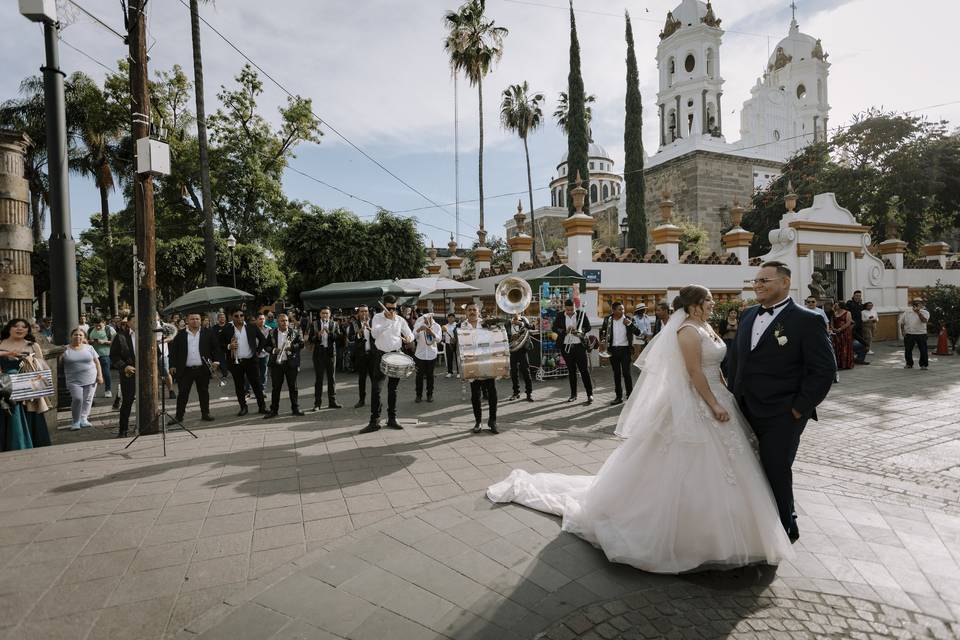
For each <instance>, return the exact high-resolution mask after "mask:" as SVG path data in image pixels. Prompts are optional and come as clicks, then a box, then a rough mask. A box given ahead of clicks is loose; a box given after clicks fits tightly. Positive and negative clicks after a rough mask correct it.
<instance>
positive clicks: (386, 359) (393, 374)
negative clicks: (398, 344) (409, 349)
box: [380, 351, 417, 380]
mask: <svg viewBox="0 0 960 640" xmlns="http://www.w3.org/2000/svg"><path fill="white" fill-rule="evenodd" d="M416 370H417V365H416V363H414V361H413V358H411V357H410V356H408V355H407V354H405V353H400V352H399V351H394V352H392V353H385V354H383V357H382V358H380V371H382V372H383V375H385V376H387V377H388V378H398V379H400V380H403V379H404V378H409V377H410V376H412V375H413V373H414V372H415V371H416Z"/></svg>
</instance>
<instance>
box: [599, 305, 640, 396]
mask: <svg viewBox="0 0 960 640" xmlns="http://www.w3.org/2000/svg"><path fill="white" fill-rule="evenodd" d="M611 309H612V311H613V313H611V314H610V315H608V316H607V317H606V318H604V319H603V325H602V326H601V327H600V341H601V342H606V343H607V353H609V354H610V366H611V367H612V368H613V386H614V388H615V389H616V390H617V397H616V398H614V399H613V402H611V403H610V404H611V405H617V404H620V403H622V402H623V387H624V386H626V388H627V397H628V398H629V397H630V393H631V392H632V391H633V374H632V373H631V372H630V354H631V353H633V337H634V336H639V335H643V334H642V333H641V331H640V329H638V328H637V325H636V323H635V322H634V321H633V320H631V319H630V318H628V317H626V316H625V315H624V314H623V303H622V302H614V303H613V305H612V306H611ZM621 378H623V380H622V381H621Z"/></svg>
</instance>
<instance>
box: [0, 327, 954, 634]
mask: <svg viewBox="0 0 960 640" xmlns="http://www.w3.org/2000/svg"><path fill="white" fill-rule="evenodd" d="M899 357H900V356H899V355H898V352H896V351H894V350H893V348H892V347H882V346H881V347H880V348H879V349H878V354H877V355H876V356H874V359H873V363H874V364H872V365H871V366H869V367H860V368H857V369H855V370H854V371H850V372H843V374H842V381H841V384H840V385H837V386H836V387H834V390H833V391H832V393H831V395H830V397H829V398H828V400H827V402H826V403H825V404H824V405H823V407H822V410H821V412H820V413H821V421H820V422H819V423H811V424H810V425H809V426H808V427H807V430H806V432H805V435H804V440H803V442H802V444H801V449H800V454H799V457H798V461H797V465H796V467H795V470H796V471H797V473H796V474H795V476H796V478H795V482H796V485H797V486H798V488H799V491H798V502H799V504H798V507H799V508H798V511H799V512H800V517H801V520H800V523H801V530H802V537H801V540H800V542H799V543H798V544H797V545H796V550H797V551H798V554H797V558H796V559H795V561H793V562H790V563H784V564H783V565H781V566H780V567H779V568H778V569H777V571H776V572H775V573H774V572H773V571H771V570H759V569H757V568H747V569H741V570H736V571H731V572H725V573H717V572H712V573H705V574H695V575H690V576H685V577H674V576H656V575H652V574H647V573H643V572H640V571H636V570H634V569H632V568H630V567H625V566H620V565H612V564H610V563H608V562H607V561H606V560H605V559H604V558H603V556H602V554H601V553H600V552H598V551H597V550H595V549H594V548H592V547H591V546H590V545H589V544H587V543H585V542H583V541H581V540H579V539H577V538H575V537H572V536H570V535H568V534H564V533H561V532H560V531H559V521H558V519H557V518H554V517H551V516H546V515H543V514H539V513H536V512H533V511H530V510H527V509H524V508H522V507H519V506H516V505H506V506H495V505H492V504H490V503H489V502H488V501H487V500H486V499H485V498H484V497H483V491H484V489H485V488H486V487H487V486H488V485H489V484H490V483H492V482H495V481H497V480H500V479H502V478H503V477H505V476H506V474H507V473H508V472H509V471H510V470H511V469H512V468H514V467H522V468H524V469H527V470H528V471H537V470H548V471H557V472H565V473H593V472H595V471H596V470H597V469H598V468H599V466H600V465H601V464H602V462H603V460H605V459H606V456H607V455H609V452H610V451H611V450H612V449H613V448H615V447H616V446H617V441H616V439H615V438H613V437H612V436H611V435H610V432H611V431H612V428H613V426H614V425H615V423H616V417H617V413H616V410H615V409H612V408H607V407H606V406H605V404H606V402H609V400H611V399H612V390H611V387H612V384H611V381H610V379H609V371H606V370H600V371H599V372H598V374H597V375H598V378H599V381H598V382H599V385H598V387H599V389H600V392H599V393H598V395H597V396H596V402H595V404H594V405H593V406H592V407H583V406H579V405H576V406H573V407H571V406H570V405H567V404H566V403H563V402H562V400H563V399H565V398H566V395H567V389H566V384H565V381H555V382H550V383H545V384H540V385H538V386H537V387H536V389H535V397H537V398H538V402H536V403H535V404H532V405H531V404H527V403H525V402H523V403H515V402H514V403H507V402H502V403H501V409H502V410H501V412H500V414H501V415H500V418H499V423H500V426H501V429H502V431H503V433H501V434H500V435H498V436H492V435H490V434H488V433H484V434H480V435H471V434H469V433H467V429H468V428H469V426H471V425H472V422H473V420H472V416H470V415H469V406H468V405H469V403H468V397H465V396H464V394H463V391H462V389H461V387H460V384H459V383H458V382H454V381H453V380H444V379H439V380H438V381H437V382H438V392H437V402H435V403H433V404H426V403H424V404H414V403H413V402H412V395H413V390H412V383H411V382H410V381H407V382H404V383H402V384H401V388H400V395H401V407H400V417H401V418H407V419H411V422H408V423H407V424H406V428H405V429H404V430H403V431H386V430H384V431H379V432H377V433H373V434H368V435H364V436H357V435H356V431H357V430H358V429H359V428H360V427H361V426H362V425H363V423H364V422H365V421H366V414H365V413H364V412H363V411H361V410H356V411H353V410H350V409H341V410H338V411H328V410H324V411H322V412H320V413H319V414H308V415H307V416H306V417H305V418H299V419H297V420H292V419H291V418H290V416H288V415H287V416H284V415H281V416H280V417H278V418H276V419H274V420H272V421H263V420H260V419H259V416H247V417H246V418H243V419H237V418H232V417H229V416H232V415H233V413H235V403H230V402H228V401H225V402H223V403H222V406H221V407H218V408H217V410H216V415H217V417H218V422H216V423H213V424H214V425H215V426H214V427H212V428H205V429H202V430H201V431H199V432H198V435H199V436H200V439H199V440H193V439H192V438H190V437H189V436H188V435H186V434H184V433H181V432H176V433H173V434H171V435H170V436H169V438H168V456H167V458H166V459H164V458H162V457H161V456H160V448H159V440H158V437H157V436H150V437H145V438H142V439H141V440H140V441H138V442H137V443H136V444H135V445H134V446H133V447H131V448H130V449H128V450H126V451H123V450H122V449H121V447H120V443H119V442H118V441H113V440H95V441H87V442H78V443H73V444H66V445H62V446H56V447H50V448H47V449H38V450H34V451H28V452H22V453H9V454H3V455H2V456H0V518H2V520H0V522H2V525H0V607H2V611H3V613H4V615H3V616H0V627H2V629H0V638H4V637H5V638H8V639H11V640H12V639H13V638H17V639H18V640H19V639H21V638H44V639H47V638H71V639H72V638H81V639H83V638H87V639H94V638H137V639H143V638H162V637H167V638H196V637H201V638H275V639H280V638H283V639H288V640H289V639H291V638H337V637H340V638H355V639H361V638H374V637H376V638H384V637H389V638H443V637H448V638H456V639H458V640H459V639H461V638H486V637H491V638H492V637H496V638H498V640H499V639H505V638H533V637H535V636H537V635H538V634H541V637H548V638H552V639H554V640H561V639H566V638H574V637H583V638H616V637H624V638H643V637H651V638H654V637H670V636H671V634H673V635H676V637H761V636H763V637H776V636H777V635H778V632H782V633H783V634H790V635H784V636H783V637H817V636H818V635H820V636H823V635H833V636H835V637H845V638H846V637H851V638H853V637H943V638H949V637H956V636H957V635H960V626H958V625H957V620H960V567H958V562H960V455H958V454H960V411H958V410H957V408H956V398H957V397H958V392H960V381H958V379H960V378H958V374H960V358H956V357H941V358H938V359H937V358H935V359H934V360H933V361H932V362H931V370H930V371H928V372H920V371H919V370H912V371H904V370H903V369H902V368H900V367H901V364H900V363H901V361H902V360H898V358H899ZM303 386H304V387H305V388H306V387H307V385H303ZM499 388H500V391H501V395H507V393H506V392H507V391H508V385H507V384H504V383H500V385H499ZM308 398H309V396H308ZM339 400H340V402H341V403H342V404H344V405H348V406H351V405H352V404H353V401H355V391H354V390H353V389H351V388H349V387H348V388H346V389H345V390H344V391H342V392H341V393H340V394H339ZM303 404H304V405H306V406H309V404H308V403H307V402H303ZM281 409H282V410H284V411H288V405H287V404H286V401H285V400H284V401H282V402H281ZM197 413H198V411H197V409H196V407H195V406H192V407H191V408H190V409H188V416H189V415H193V416H194V419H195V418H196V414H197ZM414 416H415V417H416V419H417V423H416V424H414V423H413V422H412V418H413V417H414ZM188 426H192V422H191V423H188ZM81 433H83V432H81ZM951 625H952V626H951ZM694 631H695V633H696V634H699V635H692V634H694Z"/></svg>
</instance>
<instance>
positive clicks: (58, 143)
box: [20, 0, 79, 344]
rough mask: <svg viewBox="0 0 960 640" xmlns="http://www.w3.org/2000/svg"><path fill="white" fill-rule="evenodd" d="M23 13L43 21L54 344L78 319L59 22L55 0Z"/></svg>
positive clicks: (24, 2) (29, 2)
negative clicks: (58, 38) (59, 46)
mask: <svg viewBox="0 0 960 640" xmlns="http://www.w3.org/2000/svg"><path fill="white" fill-rule="evenodd" d="M20 13H21V14H22V15H23V16H24V17H25V18H27V19H28V20H30V21H31V22H40V23H42V24H43V41H44V46H45V49H46V64H45V65H44V66H43V67H42V68H41V71H43V101H44V108H45V111H46V114H45V115H46V121H47V127H46V128H47V154H46V155H47V173H48V175H49V176H50V194H49V200H48V201H47V202H48V204H49V206H50V245H49V246H50V299H51V305H50V306H51V307H52V311H53V342H54V344H66V343H67V342H68V335H69V331H70V328H71V327H72V326H73V325H74V324H75V323H76V322H77V320H78V319H79V305H78V298H77V257H76V256H77V254H76V243H75V242H74V240H73V236H72V235H71V224H70V187H69V183H68V182H67V178H68V175H67V171H68V167H67V116H66V107H65V105H64V97H63V75H64V74H63V71H61V70H60V52H59V50H58V46H57V35H58V31H59V25H58V24H57V5H56V2H55V0H20Z"/></svg>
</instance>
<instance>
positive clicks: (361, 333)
mask: <svg viewBox="0 0 960 640" xmlns="http://www.w3.org/2000/svg"><path fill="white" fill-rule="evenodd" d="M347 344H348V345H349V347H350V361H351V362H353V370H354V372H355V373H356V374H357V385H358V386H359V388H360V399H359V400H357V404H355V405H353V408H354V409H359V408H360V407H362V406H363V405H365V404H366V402H367V377H368V376H369V378H370V381H371V383H372V382H373V378H374V374H373V370H372V369H371V368H370V362H371V360H372V359H373V358H372V356H373V350H374V349H375V347H374V344H373V335H372V333H371V330H370V309H369V308H368V307H367V305H365V304H362V305H360V306H359V307H357V317H356V318H354V319H353V320H351V321H350V325H349V326H348V327H347ZM378 366H379V365H378Z"/></svg>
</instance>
